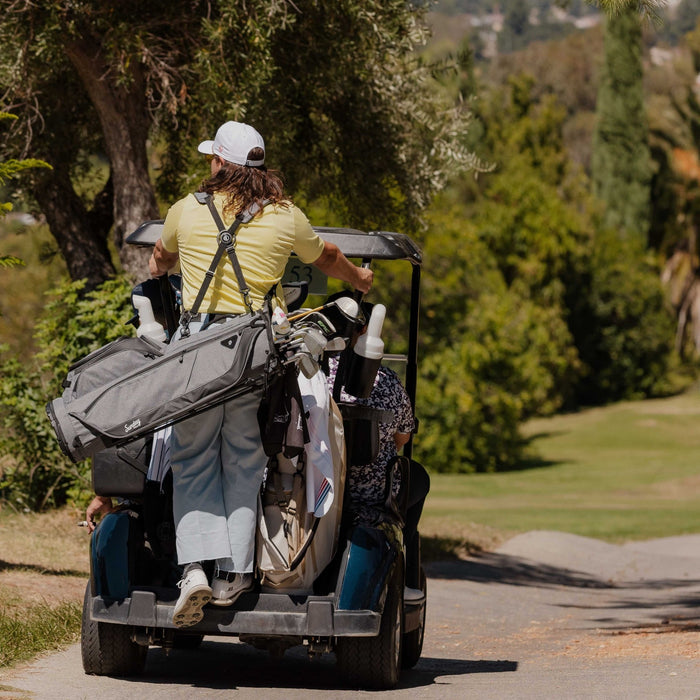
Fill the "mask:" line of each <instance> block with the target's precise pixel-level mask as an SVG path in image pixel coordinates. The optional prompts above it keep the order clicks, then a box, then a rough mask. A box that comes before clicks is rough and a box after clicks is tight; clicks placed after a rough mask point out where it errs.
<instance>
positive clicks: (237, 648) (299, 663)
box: [128, 638, 518, 691]
mask: <svg viewBox="0 0 700 700" xmlns="http://www.w3.org/2000/svg"><path fill="white" fill-rule="evenodd" d="M517 669H518V663H517V661H507V660H505V661H504V660H462V659H447V658H433V657H423V658H421V659H420V661H419V662H418V664H417V665H416V667H415V668H413V669H411V670H410V671H404V672H403V673H402V674H401V681H400V683H399V685H398V686H397V688H399V689H400V688H420V687H425V686H429V685H433V684H436V683H439V682H440V681H439V679H440V678H441V677H443V676H461V675H468V674H474V673H510V672H514V671H517ZM128 680H132V681H134V682H139V683H152V684H160V683H166V684H171V685H172V686H173V690H175V688H176V687H177V686H179V685H187V686H191V687H193V688H208V689H229V690H235V689H243V688H269V687H275V688H277V687H279V688H288V689H290V690H292V689H296V690H300V689H307V690H327V691H340V690H349V688H347V687H346V686H343V684H342V681H341V680H340V678H339V676H338V670H337V667H336V664H335V657H334V656H333V655H332V654H326V655H324V656H322V657H321V658H320V659H309V657H308V656H307V654H306V651H305V650H304V649H303V648H301V647H296V648H294V649H291V650H289V651H288V652H287V653H286V654H285V656H284V657H283V658H274V657H272V656H271V655H270V654H268V653H267V652H262V651H258V650H256V649H253V648H252V647H249V646H248V645H244V644H233V643H230V642H220V641H216V640H214V639H212V640H211V641H210V640H209V638H207V639H205V641H204V643H203V644H202V646H201V648H200V649H198V650H194V651H184V650H175V651H173V652H171V653H170V654H169V655H166V654H165V653H164V652H163V651H162V650H161V649H156V648H151V649H150V650H149V652H148V660H147V662H146V669H145V672H144V675H143V676H138V677H133V678H131V679H128Z"/></svg>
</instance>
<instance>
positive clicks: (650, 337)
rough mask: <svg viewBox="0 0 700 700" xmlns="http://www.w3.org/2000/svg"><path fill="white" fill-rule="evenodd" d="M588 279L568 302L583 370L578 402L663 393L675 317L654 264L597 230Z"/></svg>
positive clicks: (638, 249)
mask: <svg viewBox="0 0 700 700" xmlns="http://www.w3.org/2000/svg"><path fill="white" fill-rule="evenodd" d="M589 275H590V277H589V279H588V281H587V283H586V285H585V286H582V287H580V288H579V289H578V290H576V295H575V298H572V300H571V306H572V313H571V326H572V330H573V333H574V336H575V338H576V344H577V347H578V351H579V357H580V358H581V361H582V362H583V364H584V367H585V369H586V371H585V374H584V376H583V377H582V378H581V381H580V382H579V384H578V386H577V390H576V398H577V401H578V402H579V403H583V404H592V403H604V402H605V403H607V402H611V401H618V400H620V399H640V398H644V397H648V396H654V395H659V394H660V393H663V392H664V390H665V389H666V386H667V383H666V382H667V375H668V370H669V363H670V361H671V357H672V350H673V340H674V328H675V323H674V318H673V314H672V313H671V312H670V309H669V308H668V307H667V304H666V303H665V294H664V290H663V288H662V285H661V281H660V279H659V272H658V268H657V267H656V265H655V264H654V263H653V261H652V260H650V259H649V257H648V256H647V255H646V254H645V252H644V249H643V247H642V246H641V245H640V244H639V242H636V241H631V240H625V239H621V238H620V237H619V235H617V233H616V232H613V231H610V230H602V231H600V232H599V233H598V234H597V235H596V238H595V242H594V246H593V251H592V256H591V263H590V272H589Z"/></svg>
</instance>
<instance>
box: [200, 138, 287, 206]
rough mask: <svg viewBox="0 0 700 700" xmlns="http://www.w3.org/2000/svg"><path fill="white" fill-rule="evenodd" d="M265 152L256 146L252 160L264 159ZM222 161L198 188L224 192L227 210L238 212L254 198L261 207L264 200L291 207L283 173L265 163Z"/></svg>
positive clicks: (250, 157)
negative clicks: (256, 164)
mask: <svg viewBox="0 0 700 700" xmlns="http://www.w3.org/2000/svg"><path fill="white" fill-rule="evenodd" d="M264 157H265V153H264V151H263V150H262V149H261V148H254V149H253V150H251V152H250V153H249V154H248V158H249V159H250V160H262V159H263V158H264ZM222 163H223V165H222V166H221V168H220V169H219V171H218V172H217V173H216V175H212V176H211V177H209V178H207V179H206V180H204V182H202V184H201V185H200V188H199V191H200V192H206V193H207V194H210V195H214V193H215V192H216V193H220V194H223V195H225V197H226V202H225V204H224V214H227V215H230V216H238V214H240V213H241V212H242V211H244V210H245V209H247V208H248V207H249V206H250V205H251V204H253V202H255V203H257V204H258V205H259V206H260V207H262V203H263V201H265V200H268V201H269V202H271V203H273V204H278V205H280V206H282V207H288V206H289V205H290V204H291V203H292V200H291V199H290V198H289V197H288V196H287V195H286V194H285V193H284V183H283V182H282V178H281V177H280V174H279V173H278V172H277V171H275V170H268V169H267V168H266V167H265V166H264V165H261V166H259V167H257V168H254V167H250V166H246V165H236V164H235V163H229V162H228V161H222Z"/></svg>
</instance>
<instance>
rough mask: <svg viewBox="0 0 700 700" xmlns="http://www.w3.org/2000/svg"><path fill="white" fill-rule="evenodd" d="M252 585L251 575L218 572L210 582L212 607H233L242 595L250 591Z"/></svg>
mask: <svg viewBox="0 0 700 700" xmlns="http://www.w3.org/2000/svg"><path fill="white" fill-rule="evenodd" d="M229 579H231V580H229ZM254 585H255V578H254V577H253V574H252V573H247V574H234V573H233V572H228V571H219V572H217V576H216V577H215V578H214V580H213V581H212V582H211V590H212V596H213V598H212V601H211V602H212V605H233V603H234V602H235V601H236V600H238V597H239V596H240V595H241V594H242V593H245V592H246V591H250V590H252V589H253V586H254Z"/></svg>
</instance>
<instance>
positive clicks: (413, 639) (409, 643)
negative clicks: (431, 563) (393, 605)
mask: <svg viewBox="0 0 700 700" xmlns="http://www.w3.org/2000/svg"><path fill="white" fill-rule="evenodd" d="M420 590H421V591H423V595H424V596H425V599H426V600H425V603H423V610H422V611H421V618H420V625H419V626H418V627H417V628H416V629H414V630H411V631H410V632H406V633H405V634H404V636H403V647H402V649H401V668H413V667H414V666H415V665H416V664H417V663H418V659H420V655H421V652H422V651H423V638H424V637H425V613H426V609H427V607H428V581H427V579H426V576H425V571H424V570H423V567H422V566H421V568H420Z"/></svg>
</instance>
